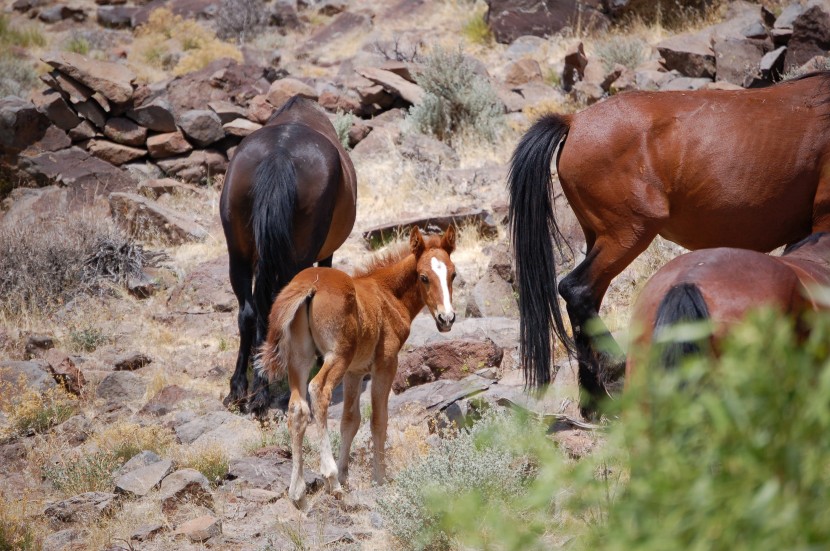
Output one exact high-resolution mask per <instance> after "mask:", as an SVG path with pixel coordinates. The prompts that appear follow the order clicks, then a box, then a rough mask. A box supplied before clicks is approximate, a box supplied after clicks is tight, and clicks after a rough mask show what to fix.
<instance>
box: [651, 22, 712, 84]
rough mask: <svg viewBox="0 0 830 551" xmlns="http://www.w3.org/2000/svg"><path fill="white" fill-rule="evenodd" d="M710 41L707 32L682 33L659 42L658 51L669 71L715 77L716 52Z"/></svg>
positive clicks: (693, 75)
mask: <svg viewBox="0 0 830 551" xmlns="http://www.w3.org/2000/svg"><path fill="white" fill-rule="evenodd" d="M709 41H710V34H709V33H707V32H698V33H686V34H680V35H677V36H673V37H670V38H667V39H666V40H663V41H661V42H659V43H658V44H657V51H658V52H660V55H661V56H663V60H664V63H663V66H664V67H665V68H666V69H667V70H669V71H678V72H679V73H680V74H681V75H683V76H687V77H693V78H702V77H705V78H714V76H715V73H716V68H715V54H714V52H713V51H712V48H711V47H710V45H709Z"/></svg>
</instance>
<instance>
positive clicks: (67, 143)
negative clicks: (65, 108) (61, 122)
mask: <svg viewBox="0 0 830 551" xmlns="http://www.w3.org/2000/svg"><path fill="white" fill-rule="evenodd" d="M71 146H72V140H71V139H70V138H69V135H68V134H67V133H66V132H64V131H63V130H61V129H60V128H58V127H57V126H50V127H49V128H47V129H46V133H44V134H43V137H42V138H41V139H39V140H38V141H36V142H35V143H33V144H32V145H30V146H29V147H27V148H26V149H25V150H23V153H22V154H21V155H23V156H27V157H28V156H32V155H40V154H42V153H47V152H54V151H60V150H61V149H66V148H68V147H71Z"/></svg>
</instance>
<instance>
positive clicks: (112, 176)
mask: <svg viewBox="0 0 830 551" xmlns="http://www.w3.org/2000/svg"><path fill="white" fill-rule="evenodd" d="M19 166H20V168H21V170H22V171H23V172H24V173H25V175H26V176H28V177H29V178H31V179H32V180H34V182H35V183H36V184H37V185H39V186H48V185H51V184H58V185H62V186H73V187H82V186H84V187H90V188H93V187H94V188H95V190H97V193H98V194H100V193H103V192H107V191H119V190H122V189H128V188H131V187H133V186H135V180H134V178H133V177H132V176H130V174H129V173H127V172H126V171H124V170H121V169H119V168H118V167H116V166H114V165H113V164H111V163H108V162H106V161H104V160H102V159H99V158H97V157H94V156H92V155H90V154H89V153H87V152H86V151H84V150H83V149H80V148H78V147H70V148H69V149H63V150H61V151H55V152H47V153H42V154H40V155H35V156H34V157H21V158H20V160H19Z"/></svg>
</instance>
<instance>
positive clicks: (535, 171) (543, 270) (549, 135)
mask: <svg viewBox="0 0 830 551" xmlns="http://www.w3.org/2000/svg"><path fill="white" fill-rule="evenodd" d="M568 123H569V121H568V119H567V118H565V117H562V116H560V115H546V116H544V117H542V118H540V119H539V120H538V121H536V123H535V124H534V125H533V126H532V127H531V128H530V130H528V131H527V133H526V134H525V135H524V136H523V137H522V139H521V141H520V142H519V145H518V146H516V150H515V151H514V152H513V158H512V160H511V162H510V175H509V183H508V186H509V193H510V206H509V214H510V233H511V239H512V241H513V255H514V257H515V266H516V277H517V279H518V282H519V332H520V333H519V334H520V345H521V350H520V353H521V357H522V368H523V369H524V374H525V383H526V384H527V385H529V386H531V387H538V386H542V385H545V384H547V383H549V382H550V379H551V373H550V371H551V370H550V364H551V356H552V351H551V331H553V333H554V334H555V335H556V336H557V337H559V339H561V340H562V342H563V343H564V344H565V347H566V348H567V349H568V351H569V353H573V351H574V349H575V347H574V343H573V339H572V338H571V337H570V335H568V333H567V331H566V330H565V325H564V323H563V322H562V311H561V309H560V308H559V299H558V295H557V290H556V259H555V258H554V251H553V248H554V245H555V246H556V248H557V250H558V251H559V254H560V256H561V255H562V243H563V241H564V236H563V235H562V232H561V231H560V230H559V226H557V224H556V220H555V218H554V213H553V200H552V198H551V185H552V182H551V168H550V165H551V161H552V160H553V154H554V152H555V151H556V149H557V147H558V146H559V144H560V143H561V144H562V147H564V144H565V138H566V136H567V134H568V129H569V126H568Z"/></svg>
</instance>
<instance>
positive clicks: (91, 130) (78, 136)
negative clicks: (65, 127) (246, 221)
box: [69, 121, 101, 142]
mask: <svg viewBox="0 0 830 551" xmlns="http://www.w3.org/2000/svg"><path fill="white" fill-rule="evenodd" d="M97 136H101V134H99V133H98V131H97V130H96V129H95V127H94V126H92V124H91V123H90V122H89V121H81V123H80V124H79V125H77V126H75V127H74V128H72V129H71V130H69V138H70V139H71V140H72V141H73V142H82V141H86V140H90V139H92V138H95V137H97Z"/></svg>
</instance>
